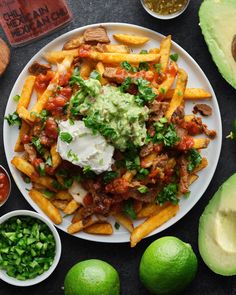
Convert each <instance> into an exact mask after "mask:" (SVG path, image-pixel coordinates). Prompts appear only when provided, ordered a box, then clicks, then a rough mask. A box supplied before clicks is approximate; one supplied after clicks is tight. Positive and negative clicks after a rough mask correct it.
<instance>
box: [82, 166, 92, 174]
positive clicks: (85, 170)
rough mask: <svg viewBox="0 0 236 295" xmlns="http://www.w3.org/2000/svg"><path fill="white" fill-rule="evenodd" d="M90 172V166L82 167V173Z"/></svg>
mask: <svg viewBox="0 0 236 295" xmlns="http://www.w3.org/2000/svg"><path fill="white" fill-rule="evenodd" d="M90 171H91V167H90V166H84V168H83V173H85V174H86V173H88V172H90Z"/></svg>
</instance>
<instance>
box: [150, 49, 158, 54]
mask: <svg viewBox="0 0 236 295" xmlns="http://www.w3.org/2000/svg"><path fill="white" fill-rule="evenodd" d="M149 53H154V54H158V53H160V48H151V49H150V50H149Z"/></svg>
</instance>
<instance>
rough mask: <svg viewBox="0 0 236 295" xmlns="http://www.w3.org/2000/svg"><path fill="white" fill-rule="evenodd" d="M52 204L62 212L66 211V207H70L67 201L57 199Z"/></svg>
mask: <svg viewBox="0 0 236 295" xmlns="http://www.w3.org/2000/svg"><path fill="white" fill-rule="evenodd" d="M51 202H52V204H53V205H54V206H55V207H56V208H57V209H60V210H64V209H65V208H66V206H67V205H68V201H67V200H58V199H55V200H52V201H51Z"/></svg>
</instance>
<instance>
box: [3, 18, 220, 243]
mask: <svg viewBox="0 0 236 295" xmlns="http://www.w3.org/2000/svg"><path fill="white" fill-rule="evenodd" d="M97 26H104V27H107V28H108V29H109V27H111V26H115V27H116V26H117V27H121V30H122V27H126V28H128V29H129V28H135V29H137V30H141V31H144V33H145V32H148V33H150V34H154V35H157V36H159V37H161V38H164V37H165V35H163V34H161V33H159V32H156V31H154V30H152V29H149V28H146V27H143V26H139V25H134V24H130V23H120V22H105V23H94V24H89V25H86V26H81V27H78V28H75V29H73V30H70V31H68V32H66V33H64V34H62V35H60V36H58V37H57V38H55V39H53V40H52V41H50V42H49V43H47V44H46V45H45V46H43V47H42V48H41V49H39V50H38V52H37V53H36V54H34V55H33V56H32V57H31V58H30V60H29V61H28V62H27V63H26V65H25V66H24V68H23V69H22V70H21V72H20V74H19V76H18V78H17V79H16V81H15V83H14V85H13V86H12V89H11V92H10V94H9V97H8V100H7V104H6V108H5V113H4V116H6V115H7V109H8V107H9V105H10V98H11V97H12V94H14V88H15V87H16V85H17V84H18V83H19V81H20V79H21V76H23V75H24V73H25V71H26V70H27V68H28V66H29V65H30V64H31V63H32V61H34V60H35V59H36V58H38V57H40V56H42V54H43V53H44V51H45V50H47V48H48V47H50V46H52V45H53V44H54V43H55V44H56V43H57V42H58V41H60V39H63V38H66V37H68V36H70V35H73V34H74V33H75V32H77V31H79V32H80V31H82V30H85V29H87V28H92V27H97ZM172 44H173V45H174V46H175V47H176V48H177V49H178V50H179V51H181V52H183V53H184V54H185V56H187V58H188V59H189V61H190V62H191V64H193V65H194V66H195V67H196V68H197V70H198V71H200V73H201V76H202V77H204V79H205V80H206V82H207V84H208V87H209V89H210V91H211V93H212V97H213V99H214V102H215V106H216V111H217V113H218V114H217V117H218V116H219V120H218V121H219V126H218V127H219V133H218V134H217V139H218V141H219V143H218V145H217V148H218V154H217V157H216V159H215V161H214V163H212V165H211V171H212V172H211V175H210V177H209V181H208V183H207V185H206V187H205V189H204V190H202V191H201V193H200V194H199V195H200V197H197V198H195V199H194V200H192V203H191V206H190V208H189V209H187V210H186V212H181V209H180V210H179V212H178V213H177V215H176V216H178V218H176V219H174V218H172V219H170V220H169V221H168V223H165V224H163V225H162V226H161V227H160V228H158V229H156V230H155V231H153V232H151V233H150V234H149V235H148V236H146V237H145V239H146V238H148V237H151V236H153V235H156V234H159V233H161V232H163V231H164V230H166V229H167V228H170V227H171V226H172V225H174V224H175V223H177V222H178V221H179V220H181V219H182V218H183V217H184V216H185V215H186V214H187V213H189V212H190V211H191V210H192V209H193V207H194V206H195V205H196V203H197V202H198V201H199V200H200V199H201V198H202V197H203V195H204V193H205V192H206V190H207V188H208V186H209V185H210V183H211V181H212V178H213V176H214V174H215V171H216V168H217V165H218V162H219V158H220V154H221V149H222V119H221V113H220V108H219V104H218V100H217V97H216V95H215V92H214V90H213V87H212V85H211V83H210V81H209V79H208V78H207V76H206V75H205V73H204V71H203V70H202V68H201V67H200V66H199V65H198V63H197V62H196V61H195V60H194V58H193V57H192V56H191V55H190V54H189V53H188V52H187V51H186V50H185V49H184V48H183V47H181V46H180V45H178V44H177V43H176V42H175V41H173V40H172ZM214 109H215V108H214ZM7 128H8V125H7V122H6V121H5V120H4V123H3V144H4V151H5V156H6V160H7V164H8V167H9V170H10V172H11V175H12V178H13V179H14V182H15V184H16V186H17V188H18V189H19V191H20V192H21V194H22V195H23V197H24V198H25V200H26V201H27V202H28V204H29V205H30V206H31V207H32V208H33V209H34V210H35V211H36V212H38V213H39V214H43V216H44V217H46V218H48V217H47V215H46V214H45V213H44V212H43V211H42V210H41V209H40V208H39V207H38V206H37V205H36V204H35V203H34V202H33V201H32V200H31V199H30V197H29V196H28V195H27V197H26V196H25V195H26V194H27V193H25V192H22V191H21V188H20V185H19V184H18V181H16V178H18V177H17V171H16V170H15V168H14V167H13V166H12V165H11V159H10V160H9V159H8V156H7V155H8V152H7V146H6V142H7V140H6V138H7V135H6V133H7V132H6V129H7ZM48 219H49V218H48ZM49 220H50V219H49ZM50 221H51V220H50ZM54 226H56V227H57V228H59V229H60V230H62V231H64V232H66V233H67V231H66V229H65V228H63V226H61V225H55V224H54ZM67 234H68V233H67ZM69 235H70V234H69ZM114 235H115V233H113V234H112V235H111V236H110V237H109V239H107V237H106V236H102V235H101V236H99V235H89V234H83V235H82V236H81V235H80V233H77V234H75V235H72V236H74V237H76V238H81V239H84V240H88V241H93V242H102V243H128V242H130V233H128V232H127V234H125V233H124V234H122V235H121V236H120V237H119V236H118V239H117V238H116V239H115V238H112V237H114ZM70 236H71V235H70ZM120 238H121V239H120Z"/></svg>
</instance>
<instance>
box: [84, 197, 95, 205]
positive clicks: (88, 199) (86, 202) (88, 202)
mask: <svg viewBox="0 0 236 295" xmlns="http://www.w3.org/2000/svg"><path fill="white" fill-rule="evenodd" d="M83 203H84V206H90V205H92V204H93V197H92V196H91V195H90V194H87V195H86V196H85V197H84V200H83Z"/></svg>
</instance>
